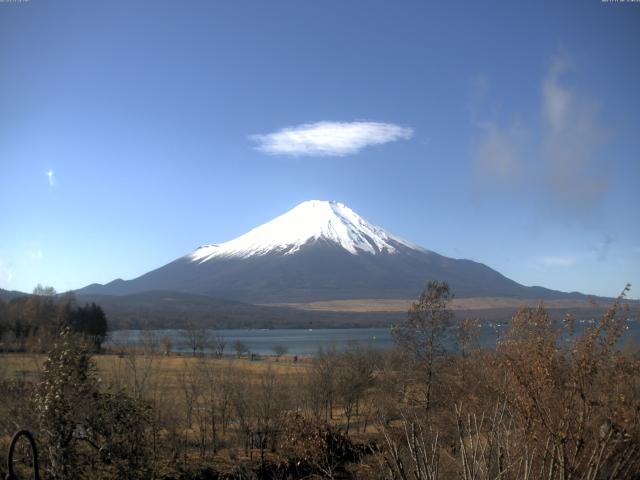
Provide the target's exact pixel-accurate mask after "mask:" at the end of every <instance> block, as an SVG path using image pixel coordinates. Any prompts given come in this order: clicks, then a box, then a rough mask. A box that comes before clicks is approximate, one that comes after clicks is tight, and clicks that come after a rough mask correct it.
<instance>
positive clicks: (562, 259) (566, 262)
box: [541, 256, 576, 268]
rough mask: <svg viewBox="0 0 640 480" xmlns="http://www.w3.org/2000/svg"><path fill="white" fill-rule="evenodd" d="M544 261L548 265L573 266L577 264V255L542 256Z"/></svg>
mask: <svg viewBox="0 0 640 480" xmlns="http://www.w3.org/2000/svg"><path fill="white" fill-rule="evenodd" d="M541 261H542V263H543V264H544V265H545V266H547V267H567V268H568V267H573V266H574V265H575V264H576V259H575V257H572V256H549V257H542V258H541Z"/></svg>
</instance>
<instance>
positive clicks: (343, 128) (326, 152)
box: [249, 122, 413, 156]
mask: <svg viewBox="0 0 640 480" xmlns="http://www.w3.org/2000/svg"><path fill="white" fill-rule="evenodd" d="M412 136H413V129H412V128H409V127H403V126H400V125H395V124H393V123H380V122H317V123H305V124H303V125H298V126H295V127H286V128H283V129H281V130H278V131H277V132H274V133H268V134H264V135H251V136H250V137H249V138H250V139H251V140H252V141H254V142H257V143H258V146H257V147H256V148H257V149H258V150H260V151H262V152H264V153H267V154H270V155H292V156H312V155H313V156H344V155H351V154H354V153H357V152H359V151H360V150H362V149H363V148H365V147H368V146H371V145H380V144H383V143H388V142H394V141H396V140H407V139H409V138H411V137H412Z"/></svg>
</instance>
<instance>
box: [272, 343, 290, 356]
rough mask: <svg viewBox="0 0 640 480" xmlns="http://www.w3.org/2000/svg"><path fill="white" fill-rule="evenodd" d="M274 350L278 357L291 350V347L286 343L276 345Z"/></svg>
mask: <svg viewBox="0 0 640 480" xmlns="http://www.w3.org/2000/svg"><path fill="white" fill-rule="evenodd" d="M272 350H273V353H275V354H276V357H278V358H280V357H281V356H282V355H286V354H287V353H288V352H289V349H288V348H287V347H285V346H284V345H274V346H273V349H272Z"/></svg>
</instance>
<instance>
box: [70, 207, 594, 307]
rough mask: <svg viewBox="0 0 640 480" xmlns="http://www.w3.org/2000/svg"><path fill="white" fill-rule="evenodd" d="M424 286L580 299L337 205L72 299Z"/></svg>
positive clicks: (301, 298)
mask: <svg viewBox="0 0 640 480" xmlns="http://www.w3.org/2000/svg"><path fill="white" fill-rule="evenodd" d="M429 280H444V281H446V282H448V283H449V286H450V288H451V290H452V292H453V293H454V294H455V295H456V296H457V297H463V298H464V297H510V298H523V299H525V298H526V299H550V298H568V297H576V296H580V297H582V296H581V295H580V294H576V293H573V294H568V293H563V292H557V291H553V290H548V289H545V288H542V287H525V286H523V285H520V284H519V283H517V282H515V281H513V280H510V279H509V278H507V277H505V276H504V275H502V274H500V273H498V272H497V271H495V270H493V269H491V268H489V267H487V266H486V265H483V264H481V263H478V262H474V261H471V260H464V259H453V258H448V257H445V256H442V255H439V254H437V253H435V252H432V251H429V250H427V249H425V248H422V247H420V246H417V245H414V244H412V243H410V242H408V241H406V240H404V239H402V238H400V237H397V236H395V235H392V234H391V233H389V232H387V231H385V230H384V229H382V228H380V227H378V226H375V225H373V224H371V223H369V222H368V221H366V220H364V219H363V218H362V217H360V216H359V215H358V214H357V213H355V212H354V211H353V210H351V209H350V208H349V207H347V206H346V205H343V204H341V203H338V202H328V201H320V200H311V201H306V202H303V203H301V204H299V205H298V206H296V207H295V208H293V209H291V210H289V211H288V212H286V213H284V214H283V215H281V216H279V217H277V218H275V219H273V220H271V221H270V222H267V223H265V224H263V225H260V226H258V227H256V228H254V229H253V230H251V231H249V232H247V233H246V234H244V235H242V236H240V237H237V238H235V239H233V240H230V241H228V242H225V243H220V244H212V245H204V246H201V247H199V248H197V249H196V250H194V251H193V252H191V253H189V254H187V255H185V256H183V257H181V258H178V259H176V260H174V261H173V262H171V263H169V264H167V265H164V266H162V267H160V268H158V269H156V270H153V271H150V272H148V273H146V274H144V275H142V276H140V277H138V278H135V279H132V280H126V281H125V280H121V279H118V280H114V281H113V282H110V283H108V284H106V285H99V284H92V285H89V286H87V287H85V288H83V289H80V290H78V291H76V293H77V294H80V295H132V294H139V293H142V292H148V291H160V290H162V291H176V292H183V293H189V294H198V295H209V296H215V297H217V298H224V299H228V300H235V301H241V302H247V303H283V302H284V303H286V302H312V301H324V300H341V299H355V298H359V299H366V298H369V299H371V298H386V299H394V298H404V299H406V298H416V297H417V296H418V295H419V293H420V292H421V291H422V290H423V289H424V287H425V285H426V283H427V282H428V281H429Z"/></svg>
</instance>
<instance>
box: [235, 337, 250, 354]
mask: <svg viewBox="0 0 640 480" xmlns="http://www.w3.org/2000/svg"><path fill="white" fill-rule="evenodd" d="M233 349H234V350H235V351H236V355H237V356H238V358H240V357H241V356H242V355H243V354H245V353H249V347H248V346H247V344H246V343H244V342H242V341H241V340H236V341H235V342H233Z"/></svg>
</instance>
